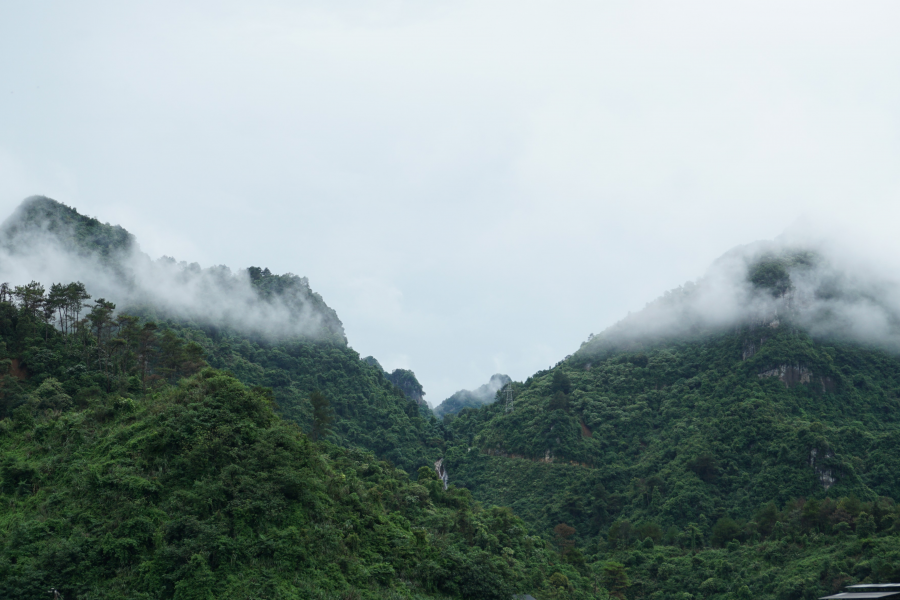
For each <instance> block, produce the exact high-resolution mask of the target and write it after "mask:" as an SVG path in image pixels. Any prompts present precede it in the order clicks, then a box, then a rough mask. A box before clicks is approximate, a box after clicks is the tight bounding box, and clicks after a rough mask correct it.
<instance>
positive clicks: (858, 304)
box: [583, 226, 900, 352]
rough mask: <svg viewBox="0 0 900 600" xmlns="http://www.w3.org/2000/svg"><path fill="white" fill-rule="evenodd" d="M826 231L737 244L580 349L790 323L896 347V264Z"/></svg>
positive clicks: (899, 272) (899, 320)
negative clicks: (693, 278) (691, 279)
mask: <svg viewBox="0 0 900 600" xmlns="http://www.w3.org/2000/svg"><path fill="white" fill-rule="evenodd" d="M825 231H826V230H823V229H822V228H821V227H818V226H805V227H804V226H794V227H792V228H790V229H789V231H788V232H786V233H785V234H783V235H781V236H779V237H778V238H777V239H776V240H773V241H764V242H755V243H752V244H747V245H745V246H739V247H736V248H734V249H732V250H730V251H729V252H727V253H725V254H724V255H723V256H721V257H720V258H719V259H717V260H716V261H715V262H714V263H713V264H712V265H711V266H710V268H709V269H708V271H707V272H706V274H705V275H704V276H703V277H701V278H700V279H698V280H697V281H696V282H687V283H685V284H684V285H682V286H679V287H678V288H675V289H673V290H670V291H668V292H666V293H665V294H664V295H663V296H662V297H660V298H658V299H657V300H655V301H653V302H651V303H649V304H647V306H646V307H645V308H644V309H642V310H640V311H638V312H636V313H634V314H629V315H628V316H627V317H626V318H624V319H622V320H621V321H619V322H618V323H616V324H615V325H613V326H612V327H610V328H608V329H607V330H605V331H604V332H602V333H601V334H600V335H598V336H592V338H591V339H589V340H588V342H587V343H586V345H585V346H583V350H584V351H586V352H597V351H602V350H607V349H616V348H627V347H640V346H642V345H644V344H647V343H654V342H657V341H659V340H664V339H672V338H685V337H691V336H698V335H708V334H710V333H716V332H721V331H725V330H728V329H730V328H734V327H736V326H742V325H750V324H755V325H777V324H779V323H781V322H789V323H792V324H794V325H796V326H799V327H802V328H804V329H805V330H807V331H809V332H810V333H811V334H812V335H814V336H818V337H822V338H831V339H841V340H849V341H853V342H857V343H863V344H871V345H876V346H881V347H884V348H888V349H890V350H893V351H900V269H898V268H897V265H896V264H891V263H892V262H893V261H890V260H884V258H883V257H882V258H881V259H879V257H878V256H877V255H873V254H871V247H869V248H867V246H866V244H864V243H861V242H860V241H859V240H854V239H852V236H850V237H848V233H847V232H844V233H838V232H836V231H834V230H833V229H830V230H827V233H825ZM867 250H868V253H867Z"/></svg>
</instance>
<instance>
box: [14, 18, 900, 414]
mask: <svg viewBox="0 0 900 600" xmlns="http://www.w3.org/2000/svg"><path fill="white" fill-rule="evenodd" d="M898 191H900V4H898V3H896V2H860V1H855V2H843V3H835V2H825V1H816V2H794V3H791V2H783V1H779V2H760V1H754V2H688V1H682V2H584V3H579V2H561V1H555V2H544V3H537V2H525V1H522V0H517V1H515V2H485V1H479V2H463V1H458V2H439V1H436V2H408V3H407V2H399V1H394V2H388V1H386V2H343V3H340V2H305V3H304V2H283V3H278V2H264V1H256V2H242V3H237V2H234V3H228V2H221V1H217V2H208V3H203V2H192V3H185V2H161V1H155V2H152V3H151V2H147V3H143V4H141V3H136V2H127V3H126V2H106V3H101V2H78V3H72V2H4V3H2V4H0V213H2V216H3V217H5V215H6V214H8V213H9V212H10V211H11V210H12V208H13V207H14V206H15V205H16V204H17V203H18V202H19V201H21V199H22V198H24V197H25V196H28V195H31V194H45V195H48V196H50V197H53V198H55V199H57V200H60V201H62V202H65V203H66V204H69V205H72V206H75V207H76V208H78V209H79V211H81V212H83V213H87V214H89V215H92V216H96V217H98V218H99V219H100V220H102V221H109V222H111V223H118V224H121V225H122V226H124V227H125V228H127V229H128V230H130V231H131V232H133V233H135V234H136V235H137V237H138V239H139V241H140V243H141V245H142V247H143V249H144V250H145V251H147V252H148V253H149V254H150V255H151V256H153V257H158V256H160V255H163V254H167V255H172V256H175V257H177V258H178V259H181V260H187V261H189V262H190V261H196V262H199V263H200V264H201V265H203V266H209V265H214V264H227V265H229V266H231V267H232V268H240V267H246V266H250V265H258V266H266V267H269V268H270V269H272V270H273V271H275V272H285V271H291V272H294V273H296V274H298V275H306V276H308V277H309V280H310V284H311V286H312V288H313V289H314V290H316V291H318V292H320V293H321V294H322V295H323V297H324V298H325V300H326V302H327V303H328V304H329V305H330V306H332V307H334V308H335V309H336V310H337V312H338V314H339V315H340V317H341V319H342V320H343V322H344V325H345V327H346V331H347V335H348V338H349V340H350V344H351V345H352V346H353V347H354V348H355V349H356V350H358V351H359V352H360V353H361V354H362V355H364V356H365V355H368V354H372V355H374V356H376V357H377V358H378V359H379V361H380V362H381V363H382V365H384V366H385V367H386V368H389V369H391V368H396V367H405V368H411V369H413V370H414V371H415V372H416V375H417V376H418V377H419V379H420V381H421V382H422V383H423V385H424V386H425V390H426V393H427V399H428V400H429V401H430V402H431V403H432V404H435V403H437V402H440V401H441V400H443V399H444V398H446V397H447V396H449V395H450V394H451V393H453V392H454V391H456V390H458V389H460V388H468V389H471V388H475V387H477V386H479V385H481V384H483V383H486V382H487V381H488V378H489V377H490V375H491V374H492V373H495V372H503V373H507V374H509V375H510V376H512V377H513V378H514V379H517V380H523V379H524V378H526V377H527V376H528V375H529V374H531V373H532V372H534V371H535V370H537V369H540V368H546V367H548V366H549V365H551V364H555V363H556V362H557V361H558V360H560V359H562V358H563V357H564V356H565V355H567V354H570V353H572V352H573V351H575V350H576V349H577V348H578V347H579V345H580V343H581V342H582V341H584V340H585V339H586V338H587V335H588V334H589V333H598V332H599V331H601V330H602V329H604V328H606V327H607V326H609V325H611V324H612V323H614V322H615V321H617V320H619V319H620V318H622V317H623V316H625V314H627V312H628V311H629V310H637V309H640V308H641V307H643V306H644V304H645V303H646V302H648V301H650V300H652V299H654V298H655V297H657V296H658V295H660V294H661V293H662V292H663V291H664V290H666V289H668V288H672V287H675V286H677V285H679V284H681V283H683V282H684V281H686V280H688V279H696V278H697V277H698V276H699V275H702V274H703V272H704V271H705V269H706V267H707V266H708V265H709V263H710V262H711V261H712V260H713V259H715V258H716V257H717V256H719V255H721V254H722V253H723V252H724V251H726V250H727V249H729V248H730V247H732V246H735V245H737V244H742V243H746V242H750V241H753V240H756V239H766V238H772V237H774V236H776V235H778V234H779V233H780V232H781V231H782V230H784V229H785V228H786V227H788V226H790V225H792V224H795V223H798V222H799V223H801V224H802V223H803V222H805V221H806V220H810V219H817V220H825V221H826V222H829V223H832V224H837V225H839V226H841V227H844V226H849V227H852V228H853V229H855V230H856V231H858V232H860V234H861V235H863V236H865V237H866V238H868V239H869V240H875V241H877V242H878V243H880V246H879V247H882V248H885V249H887V250H888V251H889V252H894V251H897V252H900V242H897V241H895V238H898V237H900V236H898V235H897V232H896V229H897V223H898V220H900V196H898Z"/></svg>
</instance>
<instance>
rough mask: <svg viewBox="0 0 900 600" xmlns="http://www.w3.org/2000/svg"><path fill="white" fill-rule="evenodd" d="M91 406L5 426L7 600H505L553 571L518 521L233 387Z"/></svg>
mask: <svg viewBox="0 0 900 600" xmlns="http://www.w3.org/2000/svg"><path fill="white" fill-rule="evenodd" d="M85 391H86V390H85V389H84V388H77V387H75V388H72V387H67V388H65V389H63V388H62V387H61V386H60V385H59V383H58V382H55V380H53V379H46V380H44V382H43V383H42V384H41V385H40V386H38V387H37V388H33V389H32V390H31V391H30V392H29V393H28V394H27V395H26V397H27V400H26V401H25V403H24V404H22V405H21V406H19V407H18V408H17V409H16V410H15V411H14V414H13V416H12V417H11V418H6V419H3V420H2V421H0V432H2V435H0V449H2V459H0V499H2V508H0V522H2V523H3V528H2V531H0V596H2V597H4V598H37V597H41V596H44V595H46V594H47V590H48V589H50V588H55V589H57V590H58V591H59V592H61V593H62V595H63V597H65V598H87V597H90V598H150V597H152V598H177V599H182V598H185V599H187V598H248V599H249V598H321V599H338V598H394V597H404V598H422V599H424V598H447V597H459V598H471V599H479V600H480V599H498V600H499V599H503V600H505V599H507V598H509V597H511V596H512V594H513V593H514V592H517V591H521V590H522V588H523V587H525V588H526V589H527V588H530V587H531V586H532V585H533V582H532V581H531V579H530V577H526V574H528V573H533V572H534V573H539V572H541V570H543V569H546V568H548V567H549V568H552V565H553V561H554V558H553V556H552V555H549V556H545V553H544V552H543V551H542V550H541V549H540V548H539V547H535V543H534V539H533V538H531V536H530V535H529V534H528V531H527V529H526V528H525V527H524V526H523V524H522V523H521V521H519V520H518V519H517V518H515V517H514V516H513V515H512V514H511V513H510V512H509V511H508V510H504V509H491V510H484V509H482V508H481V507H480V506H479V505H477V504H475V503H473V502H472V500H471V496H470V495H469V494H468V492H467V491H466V490H460V489H450V490H447V491H445V490H444V489H443V486H442V484H441V482H440V481H438V479H437V476H436V475H435V474H434V471H433V470H432V469H430V468H424V467H423V469H422V470H421V471H420V472H419V474H418V481H417V482H413V481H410V479H409V477H408V476H407V474H406V473H404V472H403V471H399V470H396V469H395V468H393V467H392V466H391V465H389V464H388V463H386V462H383V461H379V460H378V459H376V458H375V457H374V456H373V455H371V454H368V453H365V452H360V451H355V450H347V449H342V448H338V447H336V446H333V445H330V444H324V445H322V444H316V443H313V442H311V441H310V439H309V438H308V437H307V436H305V435H303V434H302V433H301V432H300V431H299V429H298V428H297V427H296V426H294V425H291V424H289V423H287V422H286V421H284V420H283V419H281V418H279V417H278V415H277V414H276V412H275V411H274V410H273V405H272V403H271V399H270V397H269V396H268V395H267V394H266V393H265V392H264V391H260V390H251V389H249V388H247V387H246V386H244V385H243V384H241V383H240V382H239V381H237V380H236V379H235V378H234V377H232V376H230V375H228V374H225V373H223V372H221V371H216V370H213V369H209V368H207V369H203V370H201V371H200V372H199V373H197V374H196V375H194V376H193V377H190V378H188V379H182V380H181V381H180V382H179V384H178V385H170V386H163V387H159V388H157V389H156V390H155V391H154V393H152V394H148V395H143V394H133V395H130V396H127V397H122V396H119V395H118V394H102V393H99V394H97V393H88V394H85V393H84V392H85ZM67 392H72V393H73V394H74V395H73V396H69V395H68V393H67ZM481 532H491V533H490V535H489V536H487V537H485V536H484V535H482V533H481ZM548 558H549V561H548V560H547V559H548Z"/></svg>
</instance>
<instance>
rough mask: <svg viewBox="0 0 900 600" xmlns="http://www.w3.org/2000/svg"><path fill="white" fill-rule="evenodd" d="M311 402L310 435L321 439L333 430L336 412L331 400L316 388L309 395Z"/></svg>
mask: <svg viewBox="0 0 900 600" xmlns="http://www.w3.org/2000/svg"><path fill="white" fill-rule="evenodd" d="M309 403H310V404H311V405H312V417H313V423H312V430H311V431H310V437H311V438H312V439H313V440H316V441H318V440H320V439H322V438H323V437H325V436H326V435H328V433H329V432H330V431H331V422H332V421H333V420H334V413H333V412H332V410H331V402H329V401H328V398H326V397H325V394H323V393H322V392H320V391H318V390H316V391H314V392H312V393H311V394H310V395H309Z"/></svg>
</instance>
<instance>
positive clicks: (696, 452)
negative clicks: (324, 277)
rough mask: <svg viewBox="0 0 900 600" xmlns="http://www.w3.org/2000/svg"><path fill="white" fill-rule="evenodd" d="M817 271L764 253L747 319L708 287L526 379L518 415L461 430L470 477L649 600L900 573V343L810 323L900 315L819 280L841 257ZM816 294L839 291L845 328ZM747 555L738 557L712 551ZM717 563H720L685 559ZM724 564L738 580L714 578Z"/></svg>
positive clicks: (457, 442)
mask: <svg viewBox="0 0 900 600" xmlns="http://www.w3.org/2000/svg"><path fill="white" fill-rule="evenodd" d="M798 256H800V257H801V259H798V258H797V257H798ZM810 256H814V255H813V254H812V253H808V254H800V253H795V252H791V253H784V254H773V253H762V254H761V255H760V254H756V255H751V257H750V259H749V260H747V261H746V269H745V270H744V271H743V274H744V275H743V276H742V277H740V278H738V280H737V283H739V284H741V285H742V289H741V290H740V294H741V296H740V299H741V301H742V302H744V301H746V304H744V305H742V306H736V307H735V308H740V309H741V310H734V311H731V312H730V314H729V318H728V319H724V318H722V315H721V314H718V315H712V316H711V317H710V316H707V315H705V314H704V313H703V312H702V310H700V307H702V306H703V303H702V302H698V298H700V299H701V300H702V298H703V295H704V294H705V293H708V290H704V289H702V286H703V285H704V283H703V282H701V284H699V285H698V286H696V287H691V286H688V287H687V288H686V289H684V288H683V289H681V290H678V291H676V292H675V293H673V294H669V295H667V296H666V297H664V298H662V299H661V300H660V301H657V302H656V303H654V304H651V305H649V306H648V309H646V311H645V312H644V313H643V314H641V313H638V314H637V315H634V316H632V317H631V318H630V319H628V320H626V321H625V322H623V323H621V324H619V325H617V326H616V327H614V328H612V329H611V330H610V331H608V332H605V333H604V334H602V335H600V336H596V337H593V338H592V339H591V340H590V341H589V342H588V343H586V344H585V345H584V346H583V347H582V348H581V350H579V351H578V352H577V353H576V354H575V355H573V356H571V357H569V358H567V359H566V360H564V361H562V362H561V363H560V364H558V365H557V366H556V367H554V368H553V369H550V370H548V371H544V372H539V373H536V374H535V375H534V376H532V377H531V378H529V379H528V380H527V381H526V382H524V384H514V386H515V410H514V411H513V412H512V413H507V412H505V411H504V410H503V407H502V406H499V405H489V406H485V407H483V408H481V409H478V410H474V411H471V410H470V411H466V412H464V413H462V414H461V415H460V416H459V417H458V418H457V419H455V420H453V421H452V422H451V423H450V424H449V425H448V426H447V427H448V430H449V442H448V444H449V445H450V448H448V450H447V452H446V462H447V464H448V466H449V468H450V470H451V472H452V473H453V474H454V477H455V481H456V482H457V484H458V485H464V486H466V487H468V488H469V489H471V490H472V491H473V494H474V495H475V497H476V498H477V499H479V500H481V501H483V502H485V503H487V504H496V505H501V506H510V507H512V508H513V509H514V511H515V512H516V513H517V514H519V515H522V516H523V518H524V519H525V520H526V521H527V522H529V523H531V524H532V525H534V526H535V527H537V528H538V529H540V530H544V531H548V532H549V531H551V530H552V529H553V528H555V527H557V526H559V525H560V524H565V525H566V526H570V527H573V528H574V530H575V534H574V537H575V538H576V539H577V540H578V545H579V546H580V547H581V548H583V549H584V550H585V551H586V552H587V553H588V556H589V557H590V556H594V557H596V559H601V558H602V559H605V560H610V559H613V560H620V561H622V563H623V564H624V565H626V567H628V568H629V569H630V570H631V572H632V573H633V574H634V575H635V576H639V577H640V578H641V586H642V591H640V592H634V593H636V595H635V597H642V596H644V595H646V596H650V597H670V594H674V593H690V594H694V595H695V596H694V597H722V598H726V597H736V596H731V595H729V594H736V593H738V591H739V590H740V588H741V587H742V586H743V585H747V586H748V588H747V589H748V593H750V592H752V593H753V596H754V597H796V598H813V597H817V596H816V594H818V595H822V593H823V592H832V591H836V590H837V589H838V588H839V587H840V585H841V584H842V583H844V582H846V581H852V580H854V579H855V580H867V581H868V580H873V581H877V580H878V578H883V577H896V576H897V575H896V573H898V571H897V569H898V568H900V562H898V560H900V555H898V554H897V553H896V552H895V551H894V550H892V549H891V550H890V552H888V548H890V547H891V544H892V543H893V541H891V540H895V539H896V538H895V537H893V536H895V535H896V532H897V530H896V529H895V523H897V522H898V518H900V512H898V510H897V508H896V505H895V500H896V499H897V498H900V479H898V477H897V475H896V474H897V473H898V472H900V452H898V449H900V358H898V356H897V355H896V354H895V353H894V352H893V350H892V349H891V347H892V342H893V339H892V337H891V336H892V335H893V333H892V332H891V331H890V330H888V331H886V332H883V333H882V335H880V336H879V337H876V338H875V339H874V342H875V343H873V344H862V343H860V341H859V335H858V332H856V331H852V330H848V327H850V326H852V325H853V323H852V322H849V323H848V322H847V320H843V322H841V323H837V324H835V323H828V322H820V323H818V324H817V327H816V328H811V327H809V323H810V322H811V319H812V317H811V314H810V311H815V313H814V314H817V315H826V317H827V318H835V314H839V315H840V314H851V308H852V307H851V306H848V305H849V303H850V301H849V300H848V298H851V299H852V300H854V301H855V300H858V299H860V298H862V299H863V300H861V301H865V302H866V305H867V306H870V305H872V306H878V307H880V308H879V310H881V311H882V313H889V312H890V310H892V308H891V305H890V304H889V303H887V302H881V301H880V300H881V299H882V298H879V297H878V296H868V297H867V296H866V295H865V294H860V295H857V296H851V295H850V294H849V293H848V290H847V289H846V288H840V287H837V286H834V282H835V281H836V280H838V279H837V277H834V276H832V277H830V278H824V277H821V276H818V275H821V274H817V276H816V277H811V276H810V275H811V273H810V271H811V270H812V269H816V268H820V266H821V265H823V264H825V261H824V260H823V259H821V258H816V259H810V258H809V257H810ZM741 258H742V260H743V258H744V257H743V256H742V257H741ZM816 265H819V266H816ZM761 273H762V274H763V275H761ZM773 273H774V275H773ZM832 275H833V272H832ZM714 277H715V274H713V278H714ZM804 278H806V281H804ZM807 281H815V282H816V284H817V285H819V286H821V285H825V284H827V285H829V286H831V290H832V295H831V296H830V297H828V298H827V299H828V300H829V301H832V302H833V303H834V304H833V305H832V307H831V308H832V310H831V313H830V316H828V315H827V313H825V312H824V310H823V304H824V302H825V300H823V297H824V296H823V295H822V294H819V295H818V296H814V295H813V294H814V293H815V292H816V290H815V289H813V290H810V289H809V288H808V287H806V282H807ZM744 282H746V285H744ZM708 283H709V281H708V280H707V282H706V284H708ZM869 289H873V288H869ZM805 294H809V295H810V296H812V297H813V298H815V302H803V300H804V295H805ZM836 299H840V301H841V303H843V304H837V303H836ZM817 303H818V304H817ZM842 310H843V311H844V313H840V311H842ZM810 329H813V331H810ZM881 537H883V538H884V540H885V541H884V542H881V541H877V540H879V539H880V538H881ZM732 540H734V543H735V544H738V546H736V547H735V548H736V549H737V550H738V551H736V553H722V552H721V551H715V550H714V549H713V548H711V547H715V546H718V547H723V546H726V545H727V544H728V543H729V542H730V541H732ZM867 540H871V542H869V541H867ZM741 544H746V545H749V546H752V547H753V548H752V549H750V548H748V549H747V550H742V549H741V548H743V547H744V546H742V545H741ZM657 546H660V548H657V549H656V550H653V548H655V547H657ZM663 548H665V549H663ZM773 548H774V550H773ZM849 548H853V549H854V550H850V549H849ZM701 549H709V550H708V551H709V552H710V553H712V554H711V555H710V558H697V559H696V560H694V559H691V560H693V562H691V560H685V561H684V562H681V563H678V561H679V560H681V559H677V557H678V556H684V554H683V553H684V552H685V551H688V552H689V554H694V553H695V552H697V551H700V550H701ZM703 551H704V552H707V550H703ZM717 552H718V553H717ZM772 552H775V553H776V554H777V557H775V558H772V556H771V554H772ZM831 552H837V554H838V555H840V556H841V558H840V559H836V558H835V557H834V556H832V555H831V554H830V553H831ZM853 552H856V554H853ZM759 553H762V555H761V554H759ZM842 553H843V554H842ZM695 556H696V555H695ZM762 556H764V557H765V560H764V561H763V562H761V563H760V562H759V559H758V558H756V557H762ZM589 560H590V559H589ZM707 560H714V561H715V562H716V563H717V564H718V565H720V566H718V567H714V568H712V570H711V571H710V574H709V576H707V577H700V575H698V573H702V572H704V571H703V569H701V568H700V565H702V564H705V561H707ZM645 561H647V562H645ZM671 561H675V563H678V564H680V566H671V567H669V566H667V567H666V569H665V570H664V569H663V566H666V565H668V564H669V563H670V562H671ZM817 561H818V562H817ZM673 564H674V563H673ZM823 565H824V566H823ZM776 568H777V571H776ZM717 569H719V571H717ZM729 569H733V570H734V571H733V572H731V574H730V575H728V573H729V571H728V570H729ZM686 570H687V571H686ZM693 571H696V572H693ZM662 573H666V574H665V575H662ZM775 573H778V575H777V576H776V575H775ZM738 574H740V575H741V576H740V577H737V575H738ZM710 578H712V579H714V580H715V582H714V583H710V584H709V585H708V586H707V588H706V589H702V586H703V585H704V582H705V581H706V580H707V579H710ZM792 578H793V579H792ZM797 578H799V580H798V581H800V583H797V581H794V579H797ZM679 579H680V583H678V584H677V585H676V584H672V583H671V582H673V581H676V580H679ZM667 581H669V583H667ZM729 581H730V583H728V582H729ZM790 581H793V583H790ZM791 586H794V587H793V588H792V587H791ZM788 588H790V589H791V590H792V591H790V592H785V591H784V590H785V589H788ZM798 590H799V591H798ZM660 594H661V595H660ZM748 597H749V596H748Z"/></svg>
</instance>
